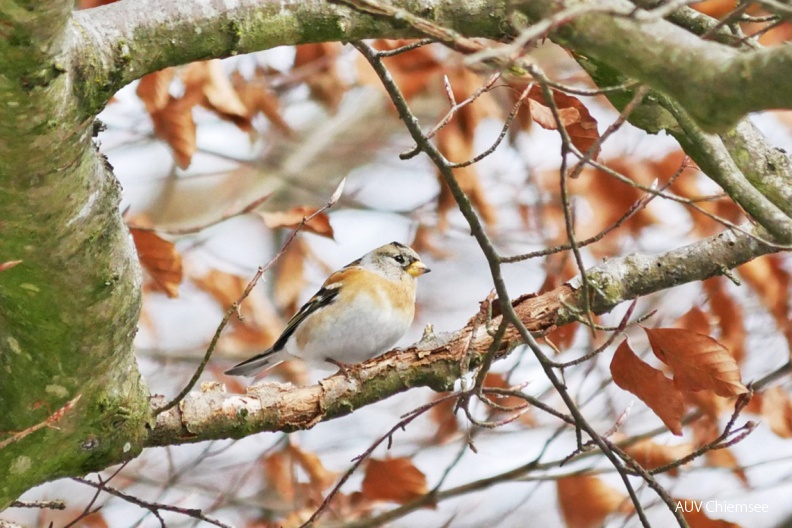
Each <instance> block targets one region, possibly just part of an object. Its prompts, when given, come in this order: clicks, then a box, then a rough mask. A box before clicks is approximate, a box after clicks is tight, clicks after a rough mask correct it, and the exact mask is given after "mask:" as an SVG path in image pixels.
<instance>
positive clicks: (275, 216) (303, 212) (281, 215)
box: [258, 205, 333, 238]
mask: <svg viewBox="0 0 792 528" xmlns="http://www.w3.org/2000/svg"><path fill="white" fill-rule="evenodd" d="M316 210H317V209H316V208H315V207H307V206H304V205H302V206H299V207H294V208H293V209H290V210H288V211H273V212H259V213H258V214H259V215H260V216H261V218H262V219H264V224H265V225H266V226H267V227H269V228H270V229H276V228H278V227H286V228H290V229H294V228H296V227H297V226H298V225H300V223H301V222H302V221H303V219H304V218H308V217H309V216H311V215H312V214H314V213H315V212H316ZM303 229H304V230H306V231H310V232H311V233H315V234H317V235H321V236H323V237H327V238H333V226H331V225H330V217H329V216H327V214H326V213H319V214H318V215H316V216H314V217H313V218H311V219H310V220H309V221H308V222H306V223H305V225H304V226H303Z"/></svg>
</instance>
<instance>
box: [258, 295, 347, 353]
mask: <svg viewBox="0 0 792 528" xmlns="http://www.w3.org/2000/svg"><path fill="white" fill-rule="evenodd" d="M340 288H341V283H340V282H337V283H335V284H332V285H330V286H328V287H323V288H322V289H321V290H319V291H318V292H316V295H314V296H313V297H311V299H310V300H309V301H308V302H307V303H305V304H304V305H303V307H302V308H300V311H299V312H297V313H296V314H294V316H293V317H292V318H291V319H289V323H288V324H287V325H286V328H284V329H283V333H282V334H281V335H280V337H279V338H278V340H277V341H275V344H273V345H272V349H271V350H272V351H273V352H277V351H279V350H281V349H282V348H283V347H284V346H286V341H288V340H289V338H290V337H291V336H292V334H294V332H295V330H297V327H298V326H299V325H300V323H301V322H303V321H304V320H305V318H306V317H308V316H309V315H311V314H312V313H314V312H315V311H316V310H318V309H320V308H323V307H325V306H329V305H331V304H333V302H334V301H335V299H336V297H338V294H339V291H340Z"/></svg>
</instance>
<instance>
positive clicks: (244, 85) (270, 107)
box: [231, 71, 292, 134]
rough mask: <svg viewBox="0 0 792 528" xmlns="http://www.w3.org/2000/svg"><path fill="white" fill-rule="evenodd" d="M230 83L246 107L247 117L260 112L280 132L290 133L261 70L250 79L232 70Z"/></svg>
mask: <svg viewBox="0 0 792 528" xmlns="http://www.w3.org/2000/svg"><path fill="white" fill-rule="evenodd" d="M231 84H233V86H234V90H236V92H237V94H238V95H239V98H240V100H241V101H242V103H244V105H245V107H246V108H247V110H248V118H252V117H253V116H254V115H256V114H258V113H259V112H260V113H262V114H264V116H265V117H266V118H267V119H268V120H269V122H270V123H272V125H273V126H274V127H275V128H277V129H278V130H280V131H281V132H284V133H285V134H291V133H292V130H291V127H289V124H288V123H287V122H286V120H285V119H284V118H283V116H282V115H281V107H280V101H279V100H278V96H277V95H276V94H275V92H273V91H272V90H271V89H270V88H269V85H268V84H267V80H266V76H265V74H264V72H263V71H257V72H256V77H255V78H254V79H253V80H250V81H248V80H246V79H245V78H244V77H242V74H241V73H239V72H238V71H234V73H232V74H231Z"/></svg>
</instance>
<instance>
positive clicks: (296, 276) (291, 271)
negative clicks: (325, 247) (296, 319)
mask: <svg viewBox="0 0 792 528" xmlns="http://www.w3.org/2000/svg"><path fill="white" fill-rule="evenodd" d="M308 251H310V249H309V248H308V244H306V243H305V241H304V240H303V239H302V237H297V238H295V239H294V240H292V243H291V244H290V245H289V247H288V248H287V249H286V253H284V254H283V256H282V257H281V258H280V261H279V262H278V272H277V275H276V276H275V288H274V292H273V294H274V296H275V301H276V302H277V303H278V305H279V306H280V307H281V308H283V310H284V311H285V312H286V314H287V315H288V316H291V315H293V314H294V313H296V312H297V308H298V306H297V302H298V301H299V298H300V293H302V290H303V288H304V287H305V284H306V282H307V281H306V279H305V257H306V255H307V254H308Z"/></svg>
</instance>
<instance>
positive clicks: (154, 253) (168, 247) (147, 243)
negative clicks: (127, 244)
mask: <svg viewBox="0 0 792 528" xmlns="http://www.w3.org/2000/svg"><path fill="white" fill-rule="evenodd" d="M129 232H130V234H131V235H132V240H133V241H134V242H135V248H137V253H138V258H139V259H140V265H141V266H143V269H145V270H146V271H147V272H148V274H149V275H150V276H151V278H152V279H153V280H154V282H155V283H156V285H157V286H158V287H159V288H160V289H161V290H162V291H164V292H165V294H166V295H167V296H168V297H171V298H173V297H178V296H179V284H181V281H182V278H183V275H184V274H183V271H182V259H181V255H180V254H179V252H178V251H176V246H174V245H173V242H169V241H167V240H163V239H162V238H160V237H159V236H157V234H156V233H154V232H152V231H146V230H142V229H137V228H134V227H131V228H129Z"/></svg>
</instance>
